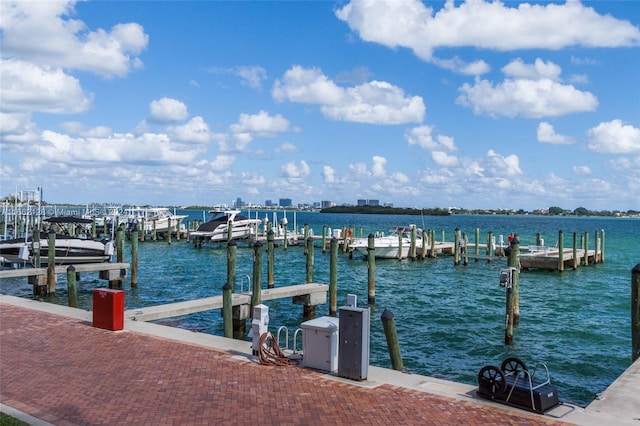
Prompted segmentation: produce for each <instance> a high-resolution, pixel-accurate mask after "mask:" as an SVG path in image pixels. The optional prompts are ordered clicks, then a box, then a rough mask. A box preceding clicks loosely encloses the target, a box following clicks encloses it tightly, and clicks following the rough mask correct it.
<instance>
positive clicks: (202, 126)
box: [167, 116, 211, 144]
mask: <svg viewBox="0 0 640 426" xmlns="http://www.w3.org/2000/svg"><path fill="white" fill-rule="evenodd" d="M167 133H168V134H169V135H170V136H171V139H172V140H176V141H178V142H184V143H199V144H206V143H208V142H209V141H210V140H211V133H210V132H209V125H208V124H207V123H206V122H205V121H204V119H203V118H202V117H200V116H198V117H193V118H192V119H191V120H189V121H188V122H187V123H186V124H183V125H181V126H173V127H168V128H167Z"/></svg>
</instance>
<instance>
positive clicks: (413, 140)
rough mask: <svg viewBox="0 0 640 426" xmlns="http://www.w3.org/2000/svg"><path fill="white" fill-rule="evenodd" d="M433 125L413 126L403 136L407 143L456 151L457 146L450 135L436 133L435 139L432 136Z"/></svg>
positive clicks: (425, 147)
mask: <svg viewBox="0 0 640 426" xmlns="http://www.w3.org/2000/svg"><path fill="white" fill-rule="evenodd" d="M434 129H435V126H428V125H423V126H418V127H414V128H412V129H410V130H408V131H407V132H405V134H404V138H405V139H406V140H407V142H408V143H409V145H418V146H420V147H422V148H424V149H428V150H437V151H443V150H444V151H456V150H457V149H458V148H457V147H456V145H455V142H454V140H453V138H452V137H450V136H445V135H437V136H436V140H434V138H433V135H432V133H433V130H434Z"/></svg>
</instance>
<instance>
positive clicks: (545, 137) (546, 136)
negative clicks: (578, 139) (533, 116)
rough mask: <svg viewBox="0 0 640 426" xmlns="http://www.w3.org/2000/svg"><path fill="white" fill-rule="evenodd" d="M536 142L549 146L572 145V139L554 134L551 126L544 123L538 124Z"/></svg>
mask: <svg viewBox="0 0 640 426" xmlns="http://www.w3.org/2000/svg"><path fill="white" fill-rule="evenodd" d="M537 136H538V142H543V143H551V144H570V143H573V138H571V137H569V136H564V135H559V134H557V133H556V131H555V129H554V128H553V126H552V125H551V124H549V123H547V122H545V121H542V122H540V123H539V124H538V133H537Z"/></svg>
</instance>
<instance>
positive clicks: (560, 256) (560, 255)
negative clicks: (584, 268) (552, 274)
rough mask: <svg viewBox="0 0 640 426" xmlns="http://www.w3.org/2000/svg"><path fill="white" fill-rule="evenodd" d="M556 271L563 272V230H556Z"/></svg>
mask: <svg viewBox="0 0 640 426" xmlns="http://www.w3.org/2000/svg"><path fill="white" fill-rule="evenodd" d="M558 271H560V272H564V232H563V231H562V229H561V230H560V231H558Z"/></svg>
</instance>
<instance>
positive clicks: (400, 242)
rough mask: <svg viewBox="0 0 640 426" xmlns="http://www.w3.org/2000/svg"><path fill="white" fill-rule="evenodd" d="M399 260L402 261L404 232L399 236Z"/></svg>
mask: <svg viewBox="0 0 640 426" xmlns="http://www.w3.org/2000/svg"><path fill="white" fill-rule="evenodd" d="M397 257H398V260H402V232H400V233H399V234H398V254H397Z"/></svg>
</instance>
